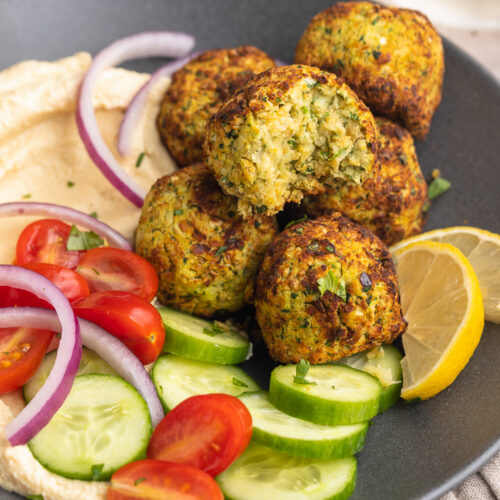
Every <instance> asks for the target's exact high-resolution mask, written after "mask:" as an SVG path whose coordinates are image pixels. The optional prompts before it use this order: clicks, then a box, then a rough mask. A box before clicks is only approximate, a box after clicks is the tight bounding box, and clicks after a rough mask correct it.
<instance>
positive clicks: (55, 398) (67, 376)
mask: <svg viewBox="0 0 500 500" xmlns="http://www.w3.org/2000/svg"><path fill="white" fill-rule="evenodd" d="M0 285H6V286H12V287H15V288H20V289H22V290H26V291H28V292H31V293H33V294H35V295H36V296H37V297H39V298H41V299H43V300H46V301H47V302H49V303H50V304H51V305H52V306H53V307H54V309H55V313H54V315H57V317H58V318H59V322H60V324H61V325H62V328H61V342H60V344H59V349H58V350H57V355H56V360H55V363H54V366H53V367H52V370H51V371H50V374H49V376H48V377H47V380H46V381H45V383H44V384H43V386H42V388H41V389H40V391H38V393H37V394H36V396H35V397H34V398H33V399H32V400H31V401H30V402H29V404H28V405H27V406H26V407H25V408H24V409H23V410H22V411H21V413H19V415H17V417H15V418H14V420H12V421H11V422H10V423H9V424H8V425H7V427H6V430H5V434H6V436H7V439H8V440H9V443H10V444H11V445H12V446H16V445H18V444H26V443H27V442H28V441H29V440H30V439H31V438H32V437H34V436H36V434H37V433H38V432H39V431H40V430H41V429H43V428H44V427H45V426H46V425H47V424H48V423H49V421H50V419H51V418H52V417H53V416H54V414H55V413H56V411H57V410H58V409H59V408H60V407H61V405H62V404H63V403H64V401H65V400H66V397H67V396H68V394H69V391H70V390H71V386H72V385H73V381H74V379H75V376H76V372H77V370H78V366H79V364H80V359H81V357H82V340H81V337H80V327H79V325H78V321H77V319H76V316H75V313H74V312H73V309H71V306H70V304H69V302H68V299H67V298H66V297H65V296H64V295H63V294H62V292H61V291H60V290H59V288H57V287H56V286H55V285H53V284H52V283H51V282H50V281H49V280H48V279H47V278H45V277H44V276H42V275H40V274H38V273H35V272H33V271H29V270H28V269H24V268H22V267H18V266H6V265H0ZM11 326H15V325H11ZM35 328H37V327H35Z"/></svg>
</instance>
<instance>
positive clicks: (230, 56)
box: [156, 46, 275, 166]
mask: <svg viewBox="0 0 500 500" xmlns="http://www.w3.org/2000/svg"><path fill="white" fill-rule="evenodd" d="M273 66H275V63H274V61H273V60H272V59H271V58H270V57H269V56H268V55H267V54H265V53H264V52H262V51H261V50H259V49H258V48H256V47H252V46H247V47H238V48H236V49H221V50H207V51H206V52H203V53H202V54H201V55H199V56H198V57H196V58H194V59H193V60H191V61H190V62H188V63H187V64H186V65H185V66H184V67H182V68H181V69H179V70H178V71H176V72H175V73H174V74H173V76H172V83H171V85H170V87H169V88H168V90H167V92H166V93H165V96H164V98H163V100H162V102H161V105H160V112H159V114H158V118H157V122H156V123H157V127H158V131H159V133H160V137H161V140H162V142H163V144H164V145H165V146H166V147H167V149H168V150H169V152H170V154H171V155H172V156H173V157H174V159H175V160H176V161H177V163H178V164H179V165H181V166H186V165H191V164H192V163H194V162H196V161H200V160H201V157H202V147H201V146H202V143H203V136H204V133H205V126H206V124H207V122H208V120H209V118H210V117H211V116H212V115H213V114H214V113H215V112H216V111H217V110H218V109H219V108H220V106H221V105H222V104H223V103H224V102H225V101H227V99H229V97H231V96H232V95H233V93H234V92H235V91H236V90H237V89H238V88H239V87H241V85H243V83H245V82H246V81H247V80H248V79H249V78H251V77H252V76H254V75H256V74H257V73H260V72H261V71H264V70H266V69H268V68H272V67H273Z"/></svg>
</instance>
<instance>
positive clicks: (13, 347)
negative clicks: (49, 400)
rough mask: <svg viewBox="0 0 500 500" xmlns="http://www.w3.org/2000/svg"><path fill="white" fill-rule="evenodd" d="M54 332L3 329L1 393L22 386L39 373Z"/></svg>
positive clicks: (1, 329) (0, 345)
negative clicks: (38, 370) (37, 371)
mask: <svg viewBox="0 0 500 500" xmlns="http://www.w3.org/2000/svg"><path fill="white" fill-rule="evenodd" d="M52 337H54V332H51V331H49V330H37V329H35V328H0V394H5V393H6V392H11V391H14V390H16V389H19V387H22V386H23V385H24V384H25V383H26V382H27V381H28V380H29V379H30V378H31V377H32V376H33V374H34V373H35V372H36V370H37V368H38V366H39V365H40V363H41V362H42V359H43V356H44V355H45V353H46V352H47V348H48V346H49V344H50V341H51V340H52Z"/></svg>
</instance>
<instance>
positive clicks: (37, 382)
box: [23, 320, 118, 403]
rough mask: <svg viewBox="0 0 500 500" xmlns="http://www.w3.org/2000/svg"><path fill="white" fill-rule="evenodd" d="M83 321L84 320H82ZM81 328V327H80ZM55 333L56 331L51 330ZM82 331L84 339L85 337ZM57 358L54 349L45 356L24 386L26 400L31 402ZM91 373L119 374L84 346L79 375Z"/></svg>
mask: <svg viewBox="0 0 500 500" xmlns="http://www.w3.org/2000/svg"><path fill="white" fill-rule="evenodd" d="M82 321H83V320H82ZM80 328H81V327H80ZM51 333H52V335H54V332H51ZM84 337H85V336H84V334H83V331H82V339H83V338H84ZM55 360H56V352H55V351H52V352H49V354H47V356H45V358H43V361H42V362H41V364H40V366H39V367H38V370H37V371H36V373H35V374H34V375H33V377H32V378H31V379H30V381H29V382H28V383H27V384H26V385H25V386H24V387H23V397H24V400H25V401H26V402H27V403H29V402H30V401H31V400H32V399H33V397H34V396H35V394H36V393H37V392H38V391H39V390H40V387H42V385H43V384H44V382H45V380H47V377H48V376H49V373H50V370H52V367H53V366H54V361H55ZM89 373H100V374H103V375H118V374H117V373H116V371H115V370H113V368H111V366H109V365H108V363H106V361H104V360H103V359H102V358H101V357H99V356H98V355H97V354H96V353H95V352H94V351H91V350H90V349H87V348H86V347H84V348H83V351H82V359H81V361H80V366H79V367H78V372H77V376H78V375H87V374H89Z"/></svg>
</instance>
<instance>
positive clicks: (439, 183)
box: [427, 177, 451, 200]
mask: <svg viewBox="0 0 500 500" xmlns="http://www.w3.org/2000/svg"><path fill="white" fill-rule="evenodd" d="M450 187H451V182H450V181H448V180H446V179H444V178H443V177H437V178H436V179H434V180H433V181H432V182H431V183H430V184H429V190H428V193H427V195H428V197H429V200H434V199H435V198H437V197H438V196H441V195H442V194H443V193H445V192H446V191H448V189H450Z"/></svg>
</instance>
